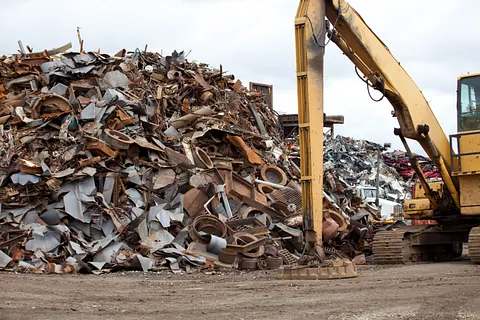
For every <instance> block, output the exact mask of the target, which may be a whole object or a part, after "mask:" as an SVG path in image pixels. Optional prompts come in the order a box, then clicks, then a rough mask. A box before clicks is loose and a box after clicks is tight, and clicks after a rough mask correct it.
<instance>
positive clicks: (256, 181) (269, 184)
mask: <svg viewBox="0 0 480 320" xmlns="http://www.w3.org/2000/svg"><path fill="white" fill-rule="evenodd" d="M255 183H258V184H264V185H267V186H270V187H272V188H276V189H280V190H284V189H287V187H285V186H282V185H281V184H276V183H273V182H268V181H263V180H260V179H255Z"/></svg>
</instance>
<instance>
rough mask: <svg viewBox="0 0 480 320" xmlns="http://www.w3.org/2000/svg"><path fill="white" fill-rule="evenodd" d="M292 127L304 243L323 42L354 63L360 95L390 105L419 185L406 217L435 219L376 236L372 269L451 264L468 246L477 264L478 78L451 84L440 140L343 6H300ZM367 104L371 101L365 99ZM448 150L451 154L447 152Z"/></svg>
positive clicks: (314, 233)
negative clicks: (433, 175)
mask: <svg viewBox="0 0 480 320" xmlns="http://www.w3.org/2000/svg"><path fill="white" fill-rule="evenodd" d="M295 42H296V62H297V64H296V70H297V73H296V75H297V90H298V119H299V120H298V122H299V136H300V149H301V171H302V195H303V214H304V225H305V229H306V239H307V241H308V243H309V247H310V248H315V247H317V248H318V244H320V243H321V235H322V220H323V210H322V198H323V196H322V192H323V185H322V182H323V148H320V147H319V146H320V145H321V143H319V142H320V141H323V114H324V113H323V83H324V79H323V77H324V70H323V66H324V53H325V47H326V45H327V44H328V43H329V42H332V43H334V44H335V45H337V46H338V47H339V48H340V50H341V51H342V52H343V53H344V54H345V55H346V56H347V57H348V58H349V59H350V60H351V61H352V62H353V64H354V65H355V72H357V75H359V77H360V78H361V79H362V80H363V81H364V82H365V83H366V86H367V89H368V90H369V93H370V90H371V89H374V90H377V91H380V92H381V94H382V98H383V97H384V98H386V99H387V100H388V101H389V102H390V103H391V105H392V106H393V110H394V112H393V115H394V116H395V117H396V118H397V120H398V123H399V128H395V130H394V133H395V134H396V135H397V136H398V137H399V138H400V140H401V141H402V143H403V145H404V147H405V149H406V151H407V153H408V154H409V156H410V162H411V165H412V168H413V169H414V170H415V173H416V176H417V177H418V180H419V183H418V184H417V185H416V186H415V187H414V192H413V197H412V199H411V200H408V201H406V202H405V204H404V217H405V218H406V219H420V220H422V219H423V220H435V221H436V222H437V224H435V225H415V226H404V227H398V228H396V229H394V230H390V231H381V232H378V233H377V234H376V235H375V240H374V242H373V244H372V248H373V254H374V260H375V262H376V263H378V264H394V263H406V262H409V261H414V262H415V261H426V260H437V259H453V258H456V257H459V256H460V255H461V254H462V245H463V244H464V243H468V249H469V255H470V258H471V260H472V261H473V262H474V263H480V227H479V226H480V130H479V129H480V74H468V75H464V76H460V77H459V78H458V90H457V115H458V119H457V121H458V133H455V134H452V135H450V136H449V137H447V136H446V135H445V133H444V132H443V129H442V127H441V126H440V124H439V122H438V120H437V119H436V117H435V115H434V113H433V112H432V109H431V108H430V106H429V105H428V102H427V101H426V99H425V97H424V96H423V94H422V92H421V91H420V89H419V88H418V87H417V85H416V84H415V82H414V81H413V80H412V79H411V78H410V76H409V75H408V73H407V72H406V71H405V70H404V69H403V67H402V66H401V65H400V63H399V62H398V61H397V60H396V59H395V58H394V57H393V55H392V53H391V52H390V51H389V49H388V48H387V46H386V45H385V44H384V43H383V42H382V41H381V40H380V39H379V38H378V37H377V36H376V35H375V33H374V32H373V31H372V30H371V29H370V28H369V27H368V25H367V24H366V23H365V21H364V20H363V19H362V17H361V16H360V15H359V14H358V12H357V11H355V9H353V8H352V7H351V6H350V5H349V4H348V3H347V1H345V0H301V1H300V4H299V7H298V11H297V15H296V18H295ZM372 99H373V98H372ZM407 139H411V140H415V141H417V142H418V143H420V145H421V146H422V148H423V150H425V152H426V153H427V154H428V156H429V157H430V158H431V159H432V161H433V162H434V164H435V165H436V167H437V168H438V170H439V172H440V174H441V176H442V178H443V181H442V182H433V183H432V182H428V181H427V179H426V178H425V176H424V174H423V172H422V170H421V168H420V166H419V164H418V161H417V160H416V158H415V155H414V154H413V153H412V152H411V150H410V147H409V145H408V142H407ZM454 150H455V151H454Z"/></svg>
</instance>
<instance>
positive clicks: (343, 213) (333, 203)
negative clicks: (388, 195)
mask: <svg viewBox="0 0 480 320" xmlns="http://www.w3.org/2000/svg"><path fill="white" fill-rule="evenodd" d="M323 196H324V197H325V199H327V200H328V202H330V204H332V205H333V206H334V207H335V208H336V209H338V210H339V211H340V213H341V214H342V217H344V218H345V219H347V220H350V217H349V216H348V215H347V214H346V213H345V212H343V210H342V208H340V207H339V206H338V205H337V204H336V203H335V201H333V199H332V198H330V196H329V195H328V194H327V193H326V192H325V191H323Z"/></svg>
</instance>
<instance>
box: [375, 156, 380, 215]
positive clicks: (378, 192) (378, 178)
mask: <svg viewBox="0 0 480 320" xmlns="http://www.w3.org/2000/svg"><path fill="white" fill-rule="evenodd" d="M376 183H377V194H376V196H375V206H377V208H378V206H379V204H380V199H379V197H380V148H377V181H376Z"/></svg>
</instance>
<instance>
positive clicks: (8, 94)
mask: <svg viewBox="0 0 480 320" xmlns="http://www.w3.org/2000/svg"><path fill="white" fill-rule="evenodd" d="M70 47H71V45H66V46H63V47H62V48H61V49H56V50H45V51H41V52H37V53H32V52H30V53H26V52H24V51H22V53H19V54H14V55H11V56H3V57H0V144H1V148H0V153H1V157H0V183H1V185H0V202H1V212H0V269H9V270H17V271H28V272H39V273H41V272H52V273H70V272H78V271H80V272H93V273H101V272H104V271H105V270H126V269H140V270H144V271H147V270H172V271H173V272H182V271H184V270H187V271H191V270H204V269H207V270H208V269H211V268H213V267H215V266H222V267H236V268H242V269H257V268H265V269H276V268H278V267H280V266H281V265H282V264H293V263H295V262H296V261H297V260H298V259H299V257H300V255H301V254H300V253H301V252H302V250H303V245H304V241H303V232H302V227H301V225H298V224H292V225H293V226H288V225H287V224H286V223H285V222H286V221H288V219H290V220H291V217H292V216H296V215H298V213H299V212H300V211H301V190H300V187H299V184H298V179H299V169H298V167H297V166H295V165H292V163H291V162H290V161H289V158H288V156H287V153H286V148H287V146H286V145H285V143H284V142H283V141H282V140H281V139H280V138H279V137H280V135H279V134H278V132H279V130H280V127H279V124H278V119H277V116H276V113H275V112H274V111H273V110H272V109H270V108H269V107H268V105H267V103H266V102H265V97H264V94H263V93H261V92H249V91H248V90H247V89H246V88H245V87H243V86H242V83H241V82H240V81H239V80H237V79H235V77H234V76H233V75H230V74H226V73H225V72H224V71H223V70H222V66H220V67H219V68H212V67H210V66H209V65H207V64H203V63H197V62H190V61H188V60H187V59H186V58H185V55H184V53H183V52H174V53H173V54H172V55H170V56H161V55H160V54H158V53H154V52H146V51H141V50H138V49H137V50H135V51H133V52H128V51H126V50H121V51H120V52H118V53H117V54H115V55H107V54H101V53H98V52H62V51H64V50H67V49H68V48H70Z"/></svg>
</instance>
